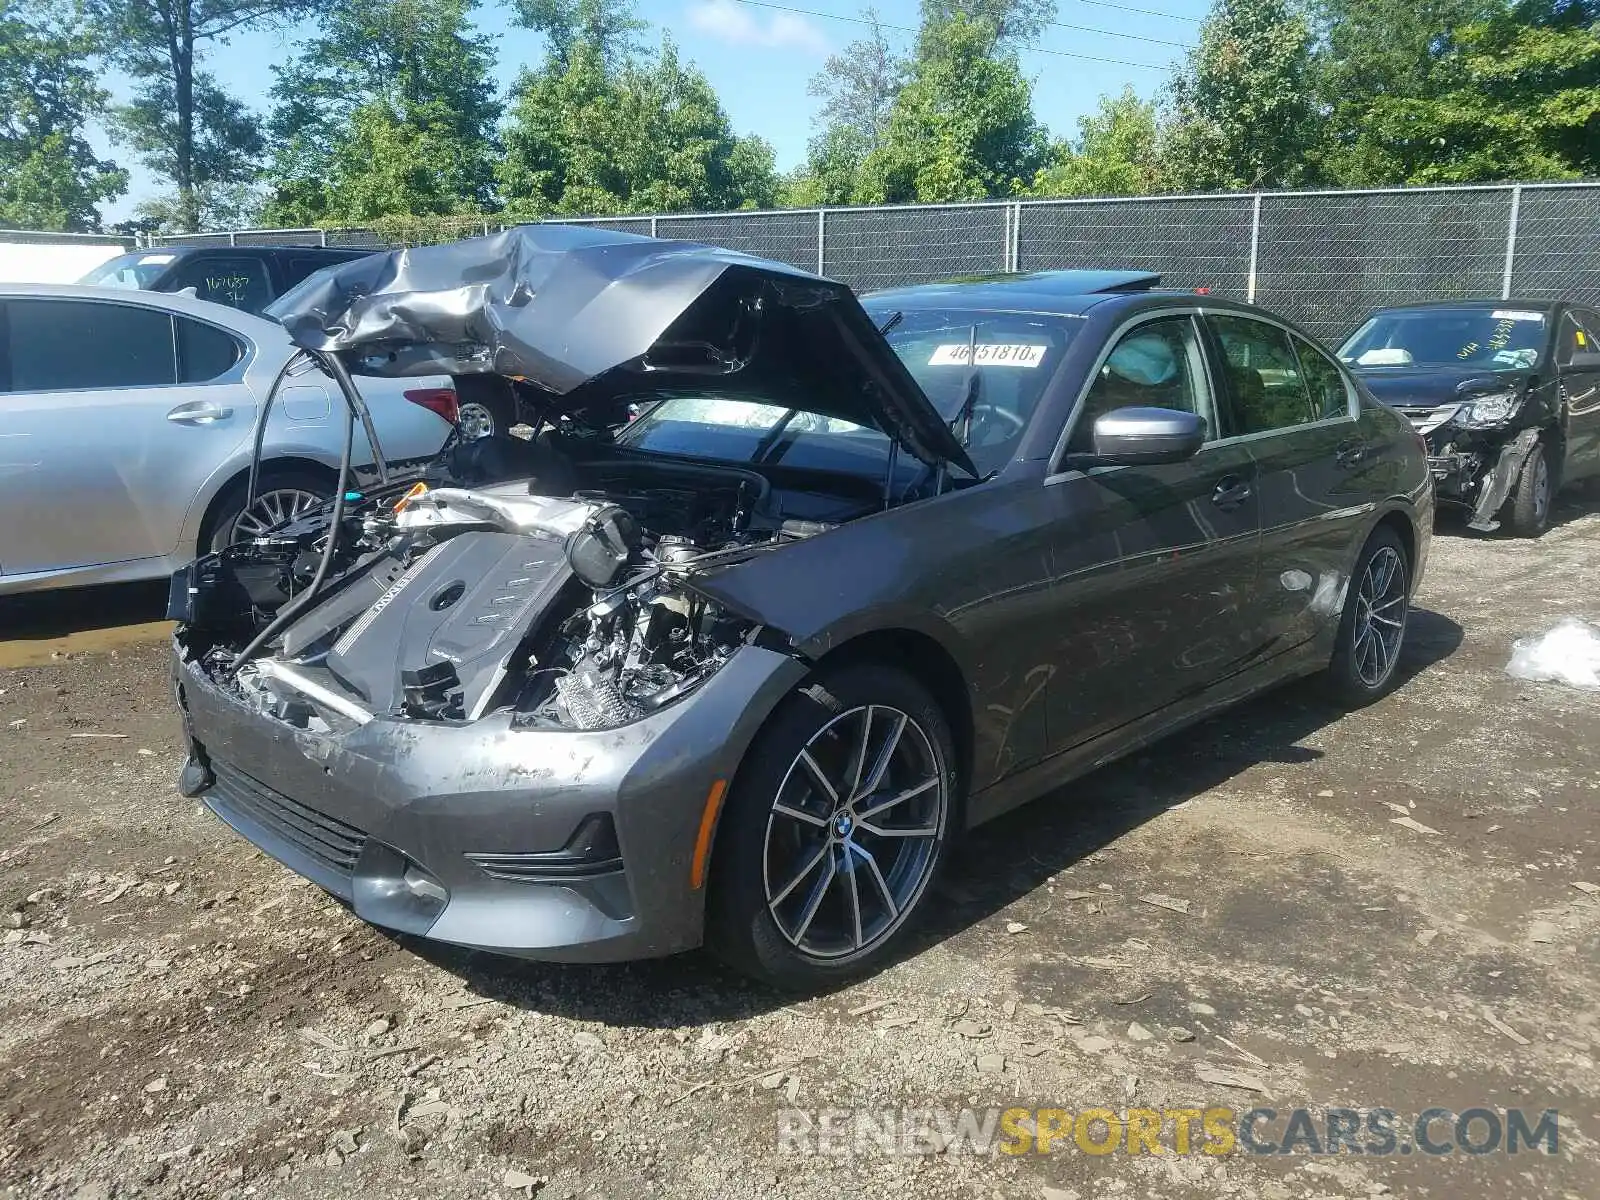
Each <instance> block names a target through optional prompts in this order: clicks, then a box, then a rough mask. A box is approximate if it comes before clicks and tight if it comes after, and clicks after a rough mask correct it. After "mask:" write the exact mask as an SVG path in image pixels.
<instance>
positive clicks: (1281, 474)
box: [1206, 313, 1394, 657]
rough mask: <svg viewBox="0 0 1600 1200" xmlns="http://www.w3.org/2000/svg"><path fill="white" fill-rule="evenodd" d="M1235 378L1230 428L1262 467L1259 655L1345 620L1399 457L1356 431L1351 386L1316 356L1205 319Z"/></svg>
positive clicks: (1277, 328) (1227, 372) (1266, 335)
mask: <svg viewBox="0 0 1600 1200" xmlns="http://www.w3.org/2000/svg"><path fill="white" fill-rule="evenodd" d="M1206 324H1207V326H1208V328H1209V329H1210V331H1211V333H1212V335H1213V337H1214V340H1215V345H1216V347H1217V349H1218V351H1219V357H1220V359H1221V361H1222V364H1223V369H1222V373H1223V374H1224V376H1225V377H1226V380H1227V402H1228V420H1229V428H1230V430H1231V431H1232V432H1233V434H1234V436H1235V439H1236V442H1237V444H1239V445H1242V446H1245V447H1248V449H1249V452H1250V454H1251V455H1252V457H1253V458H1254V459H1255V463H1256V468H1257V480H1258V487H1259V489H1260V496H1261V558H1260V573H1259V574H1258V576H1257V589H1258V591H1257V594H1256V597H1255V601H1254V604H1255V610H1256V612H1257V614H1258V615H1259V619H1260V625H1259V628H1258V632H1259V637H1260V639H1261V642H1260V654H1261V656H1262V657H1270V656H1271V655H1274V654H1277V653H1281V652H1282V651H1285V650H1288V649H1290V648H1292V647H1293V646H1296V645H1298V644H1300V643H1301V642H1304V641H1306V640H1307V639H1308V638H1310V637H1312V636H1314V635H1315V634H1316V633H1317V631H1318V630H1319V629H1322V628H1324V627H1325V626H1326V625H1327V624H1328V623H1329V621H1331V620H1336V619H1337V616H1338V614H1339V612H1340V600H1341V598H1342V596H1343V591H1344V586H1345V583H1346V577H1347V575H1348V572H1349V571H1350V569H1351V567H1352V565H1353V562H1354V559H1355V554H1356V551H1357V549H1358V547H1357V546H1356V540H1357V539H1358V538H1359V537H1360V533H1361V530H1362V529H1363V528H1364V523H1365V520H1366V517H1367V514H1368V513H1369V512H1370V511H1371V507H1372V503H1373V501H1375V500H1376V499H1377V498H1378V496H1377V493H1379V492H1381V491H1382V490H1383V489H1382V481H1383V480H1385V479H1386V478H1388V477H1389V475H1390V474H1391V473H1392V467H1393V463H1392V461H1391V460H1392V458H1393V454H1394V448H1393V447H1391V446H1389V445H1387V444H1386V443H1385V442H1384V441H1383V440H1382V439H1380V438H1378V437H1376V436H1373V435H1371V434H1366V435H1364V434H1363V432H1362V430H1361V427H1360V426H1359V424H1358V422H1357V415H1358V413H1359V406H1358V403H1357V397H1356V390H1355V386H1354V384H1353V383H1352V382H1351V381H1350V380H1349V379H1348V378H1347V377H1346V375H1345V374H1344V372H1343V371H1342V370H1341V369H1340V368H1339V366H1338V365H1337V364H1336V363H1335V362H1334V361H1333V359H1332V358H1331V357H1330V356H1329V355H1328V354H1326V353H1325V352H1324V351H1322V350H1321V349H1320V348H1319V347H1316V346H1313V345H1312V344H1311V343H1310V342H1309V341H1307V340H1306V339H1304V338H1302V337H1300V336H1299V335H1298V334H1295V333H1292V332H1290V330H1288V329H1287V328H1286V327H1284V326H1282V325H1278V324H1276V323H1274V322H1271V321H1268V320H1265V319H1262V318H1258V317H1255V316H1245V315H1242V314H1238V313H1212V314H1211V315H1209V316H1207V318H1206Z"/></svg>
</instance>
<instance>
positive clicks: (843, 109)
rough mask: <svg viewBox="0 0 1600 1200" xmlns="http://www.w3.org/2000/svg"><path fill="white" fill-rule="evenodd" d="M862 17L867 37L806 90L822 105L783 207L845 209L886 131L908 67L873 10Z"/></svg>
mask: <svg viewBox="0 0 1600 1200" xmlns="http://www.w3.org/2000/svg"><path fill="white" fill-rule="evenodd" d="M862 16H863V18H864V19H865V20H867V21H868V22H870V24H871V33H869V34H868V35H867V36H866V37H864V38H858V39H856V40H855V41H853V42H851V43H850V44H849V45H848V46H846V47H845V48H844V49H843V50H842V51H840V52H839V53H837V54H831V55H829V56H828V60H827V62H826V63H825V64H824V65H823V68H822V70H821V71H819V72H818V73H817V74H816V75H815V76H814V77H813V78H812V80H811V83H810V85H809V87H808V89H807V90H808V91H809V93H810V94H811V95H812V96H815V97H817V98H818V99H820V100H821V101H822V105H821V107H820V108H819V109H818V111H817V115H816V118H815V120H816V125H817V133H816V135H815V136H814V137H812V139H811V141H810V143H809V144H808V145H807V147H806V162H805V165H804V166H802V167H801V168H800V169H799V170H797V171H796V172H795V173H794V175H792V176H791V177H790V178H789V179H788V180H787V181H785V184H784V202H785V203H787V204H794V205H806V206H810V205H817V204H849V203H850V202H851V201H852V200H853V199H854V198H855V195H856V193H857V191H859V190H860V189H859V176H860V173H861V165H862V163H864V162H865V161H866V159H867V156H868V155H870V154H871V153H872V152H873V151H874V150H876V149H877V148H878V146H879V145H880V144H881V143H882V141H883V135H884V133H885V131H886V130H887V129H888V125H889V114H890V112H891V111H893V108H894V101H895V97H896V96H898V95H899V93H900V88H901V86H902V85H903V84H904V82H905V75H906V68H907V63H906V61H905V59H904V58H903V57H902V56H900V55H898V54H896V53H895V51H894V48H893V47H892V46H891V45H890V44H889V39H888V35H887V33H886V32H885V30H884V27H883V25H882V23H881V22H880V21H879V19H878V12H877V10H876V9H873V8H868V9H865V10H864V11H863V13H862Z"/></svg>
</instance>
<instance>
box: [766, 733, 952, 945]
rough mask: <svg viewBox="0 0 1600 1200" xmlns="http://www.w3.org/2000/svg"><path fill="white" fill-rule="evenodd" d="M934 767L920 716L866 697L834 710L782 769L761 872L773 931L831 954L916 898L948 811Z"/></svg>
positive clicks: (872, 940)
mask: <svg viewBox="0 0 1600 1200" xmlns="http://www.w3.org/2000/svg"><path fill="white" fill-rule="evenodd" d="M949 811H950V797H949V789H948V784H947V779H946V773H945V771H944V769H943V766H942V764H941V763H940V760H939V757H938V755H937V754H936V753H935V752H934V748H933V742H932V740H931V739H930V738H929V737H928V735H927V733H926V732H925V731H924V730H923V728H922V727H921V726H920V725H919V724H918V723H917V722H916V721H915V720H914V719H912V718H911V717H910V716H909V715H907V714H906V713H904V712H902V711H901V710H900V709H898V708H891V707H889V706H886V705H880V704H870V705H863V706H861V707H858V708H853V709H851V710H850V711H848V712H846V713H843V714H841V715H839V716H837V717H834V718H833V719H832V720H831V721H829V722H828V723H827V724H826V725H824V726H823V727H822V728H821V729H819V730H818V731H817V732H816V733H815V734H814V735H813V736H812V738H811V740H810V741H809V742H807V743H806V745H805V748H804V749H802V750H801V751H800V753H799V755H798V756H796V758H795V760H794V761H793V762H792V763H791V764H790V765H789V769H788V771H787V772H785V774H784V778H783V783H782V784H781V785H780V786H779V788H778V794H777V796H776V797H775V798H774V800H773V804H772V811H771V813H770V814H769V816H768V818H767V832H766V842H765V855H764V857H765V861H764V862H763V864H762V877H763V881H764V883H765V886H766V899H767V910H768V912H770V913H771V914H772V920H773V923H774V924H775V925H776V926H777V928H778V932H779V933H781V934H782V935H783V937H784V938H785V939H786V940H787V941H788V942H789V944H790V945H791V946H793V947H794V948H795V949H796V950H798V951H800V952H801V953H802V954H805V955H808V956H810V957H813V958H822V959H836V958H843V957H845V956H848V955H854V954H859V953H861V952H863V951H866V950H869V949H871V948H872V947H873V946H876V945H878V944H879V943H881V942H882V941H884V940H885V939H886V938H888V937H889V936H890V935H891V934H892V933H893V932H894V931H895V930H896V929H898V928H899V927H900V925H901V924H902V922H904V921H905V919H906V918H907V917H908V916H909V915H910V914H911V911H912V909H913V908H915V907H916V903H917V901H918V900H919V899H921V896H922V892H923V889H924V888H925V887H926V886H927V883H928V879H929V876H930V875H931V874H932V872H933V868H934V865H935V863H936V862H937V859H938V850H939V845H940V842H941V841H942V839H943V837H944V832H945V825H946V822H947V821H948V818H949Z"/></svg>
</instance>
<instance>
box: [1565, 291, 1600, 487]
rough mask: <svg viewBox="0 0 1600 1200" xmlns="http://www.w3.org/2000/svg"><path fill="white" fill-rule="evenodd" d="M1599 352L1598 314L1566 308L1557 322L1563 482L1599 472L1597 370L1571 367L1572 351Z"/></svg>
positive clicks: (1599, 380)
mask: <svg viewBox="0 0 1600 1200" xmlns="http://www.w3.org/2000/svg"><path fill="white" fill-rule="evenodd" d="M1578 354H1600V314H1596V313H1593V312H1589V311H1586V310H1584V309H1581V308H1569V309H1568V310H1567V311H1566V313H1565V314H1564V315H1563V316H1562V317H1561V320H1560V321H1558V322H1557V324H1556V364H1555V365H1556V373H1557V378H1558V379H1559V382H1560V387H1561V401H1562V405H1563V406H1564V408H1565V409H1566V415H1565V427H1566V433H1567V457H1566V462H1565V464H1564V467H1563V470H1562V480H1563V482H1567V483H1570V482H1572V481H1574V480H1577V479H1586V478H1588V477H1590V476H1592V475H1595V474H1597V473H1600V370H1593V369H1589V368H1574V367H1573V365H1572V361H1573V357H1574V355H1578Z"/></svg>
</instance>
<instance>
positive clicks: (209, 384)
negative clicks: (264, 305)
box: [0, 298, 256, 575]
mask: <svg viewBox="0 0 1600 1200" xmlns="http://www.w3.org/2000/svg"><path fill="white" fill-rule="evenodd" d="M244 353H245V347H244V346H243V344H242V343H240V342H239V341H238V340H237V339H236V338H235V337H234V336H233V335H232V334H229V333H227V332H225V331H223V330H222V329H220V328H218V327H216V326H213V325H209V324H206V323H204V322H200V321H194V320H191V319H189V318H186V317H177V316H174V315H172V314H170V313H168V312H165V311H163V310H161V309H159V308H154V307H151V306H148V305H141V304H136V303H123V302H121V301H101V300H68V299H55V298H49V299H45V298H37V299H32V298H30V299H11V300H7V301H5V302H3V303H0V514H3V515H0V573H4V574H5V575H19V574H32V573H34V572H42V571H58V570H70V569H73V568H78V567H88V566H98V565H101V564H107V563H117V562H128V561H132V560H136V559H144V558H154V557H159V556H162V555H167V554H171V553H173V552H174V551H175V550H176V549H177V548H178V545H177V543H178V538H179V533H180V530H181V529H182V526H183V519H184V516H185V514H186V513H187V511H188V508H189V506H190V504H191V503H193V501H194V498H195V495H196V494H197V493H198V492H199V490H200V485H201V484H202V482H203V481H204V480H205V479H206V478H207V477H208V476H209V475H210V474H211V473H212V472H213V471H215V470H216V467H217V464H218V463H220V462H222V461H223V460H225V459H226V458H227V457H228V455H229V454H230V453H231V452H232V451H233V450H234V449H235V448H237V447H238V446H240V445H241V444H242V443H243V442H244V441H245V440H246V439H247V438H248V436H249V433H250V430H251V427H252V423H253V421H254V419H255V411H256V407H255V398H254V396H253V395H252V394H251V393H250V391H249V389H248V388H247V387H246V386H245V384H244V382H243V379H242V363H241V361H240V360H241V358H242V357H243V355H244Z"/></svg>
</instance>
